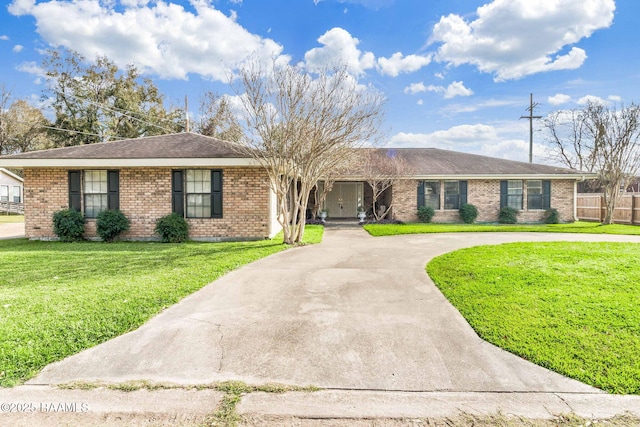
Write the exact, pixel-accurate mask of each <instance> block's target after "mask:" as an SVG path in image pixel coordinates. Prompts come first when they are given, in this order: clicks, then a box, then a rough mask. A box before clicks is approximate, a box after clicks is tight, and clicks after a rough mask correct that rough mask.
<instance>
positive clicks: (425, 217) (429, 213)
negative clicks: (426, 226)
mask: <svg viewBox="0 0 640 427" xmlns="http://www.w3.org/2000/svg"><path fill="white" fill-rule="evenodd" d="M435 213H436V212H435V211H434V210H433V208H432V207H431V206H420V207H419V208H418V219H419V220H420V221H421V222H431V218H433V215H435Z"/></svg>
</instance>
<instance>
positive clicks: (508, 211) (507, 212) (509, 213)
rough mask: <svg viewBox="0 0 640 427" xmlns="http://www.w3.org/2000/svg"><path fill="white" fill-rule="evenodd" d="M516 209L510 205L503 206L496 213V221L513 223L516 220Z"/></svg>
mask: <svg viewBox="0 0 640 427" xmlns="http://www.w3.org/2000/svg"><path fill="white" fill-rule="evenodd" d="M516 215H518V211H517V210H515V209H514V208H512V207H509V206H505V207H503V208H501V209H500V213H499V214H498V222H499V223H500V224H515V223H516V222H517V221H518V220H517V218H516Z"/></svg>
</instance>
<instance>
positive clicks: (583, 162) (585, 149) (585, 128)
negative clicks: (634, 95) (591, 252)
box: [544, 102, 640, 224]
mask: <svg viewBox="0 0 640 427" xmlns="http://www.w3.org/2000/svg"><path fill="white" fill-rule="evenodd" d="M544 125H545V128H546V130H547V133H548V136H549V137H548V140H549V142H550V145H551V150H552V153H553V155H554V157H555V159H556V160H558V161H560V162H561V163H562V164H564V165H566V166H568V167H570V168H572V169H578V170H584V171H587V172H593V173H597V174H598V181H599V186H600V187H601V188H602V189H603V195H604V203H605V208H606V209H605V216H604V220H603V221H602V223H603V224H611V223H613V213H614V211H615V208H616V206H617V204H618V202H619V201H620V197H621V196H622V194H623V192H624V189H625V188H626V187H627V185H628V184H629V183H630V182H631V181H632V180H633V179H635V177H636V176H637V175H638V171H639V170H640V144H639V143H638V141H639V138H640V106H638V105H636V104H631V105H630V106H624V105H621V106H620V107H609V106H608V105H605V104H603V103H601V102H590V103H588V104H587V106H586V107H585V108H584V109H581V110H572V111H559V112H554V113H551V114H550V115H549V117H547V119H546V120H545V122H544Z"/></svg>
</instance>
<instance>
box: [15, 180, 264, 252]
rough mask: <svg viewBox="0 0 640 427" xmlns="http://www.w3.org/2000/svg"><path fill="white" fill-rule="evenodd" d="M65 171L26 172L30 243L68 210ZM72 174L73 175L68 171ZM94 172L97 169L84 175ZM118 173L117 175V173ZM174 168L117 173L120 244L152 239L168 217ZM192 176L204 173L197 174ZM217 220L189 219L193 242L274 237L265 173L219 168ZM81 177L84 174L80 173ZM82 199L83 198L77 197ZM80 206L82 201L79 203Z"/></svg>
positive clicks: (91, 233)
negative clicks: (124, 221) (126, 224)
mask: <svg viewBox="0 0 640 427" xmlns="http://www.w3.org/2000/svg"><path fill="white" fill-rule="evenodd" d="M69 170H70V169H63V168H25V169H24V178H25V188H26V191H25V233H26V236H27V237H29V238H52V237H54V236H55V235H54V233H53V226H52V222H51V218H52V216H53V214H54V212H56V211H59V210H61V209H67V208H68V207H69V178H68V175H69ZM73 170H76V169H73ZM86 170H99V169H86ZM116 170H118V169H116ZM173 170H175V169H174V168H168V167H163V168H154V167H145V168H122V169H119V170H118V172H119V187H120V188H119V209H120V210H121V211H122V212H123V213H124V214H125V215H126V216H127V218H129V220H130V222H131V227H130V230H129V231H128V232H127V233H125V234H123V235H122V238H124V239H135V240H143V239H149V238H152V237H153V236H154V228H155V223H156V220H157V219H158V218H160V217H162V216H164V215H167V214H170V213H171V212H172V199H171V194H172V191H171V190H172V188H171V187H172V182H171V174H172V171H173ZM197 170H209V169H204V168H198V169H197ZM221 170H222V174H223V188H222V194H223V197H224V208H223V215H222V218H189V217H187V218H186V219H187V222H188V223H189V226H190V227H189V235H190V237H191V238H193V239H206V240H226V239H230V240H242V239H264V238H267V237H270V236H271V235H272V234H273V232H272V230H271V228H270V227H271V223H270V209H271V206H270V199H269V187H268V179H267V176H266V172H265V171H264V170H262V169H260V168H256V167H227V168H222V169H221ZM82 171H84V170H82ZM81 196H83V195H81ZM81 201H82V202H83V201H84V197H81ZM85 237H87V238H93V237H97V233H96V220H95V218H87V223H86V225H85Z"/></svg>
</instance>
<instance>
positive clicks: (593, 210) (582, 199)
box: [577, 193, 640, 225]
mask: <svg viewBox="0 0 640 427" xmlns="http://www.w3.org/2000/svg"><path fill="white" fill-rule="evenodd" d="M577 208H578V219H580V220H582V221H598V222H602V221H603V220H604V216H605V213H606V208H605V206H604V196H603V195H602V194H599V193H598V194H596V193H578V200H577ZM613 221H614V222H615V223H616V224H632V225H640V194H625V195H624V196H622V198H621V199H620V201H619V202H618V205H617V206H616V210H615V212H614V213H613Z"/></svg>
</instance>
